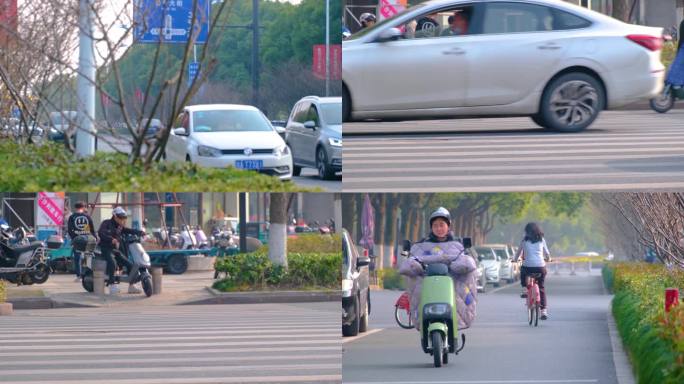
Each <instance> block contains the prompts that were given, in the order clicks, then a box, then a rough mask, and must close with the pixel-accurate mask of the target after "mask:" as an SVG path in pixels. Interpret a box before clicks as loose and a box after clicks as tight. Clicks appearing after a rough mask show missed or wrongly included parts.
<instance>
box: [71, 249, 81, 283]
mask: <svg viewBox="0 0 684 384" xmlns="http://www.w3.org/2000/svg"><path fill="white" fill-rule="evenodd" d="M71 257H72V258H73V260H74V273H75V274H76V277H81V252H76V251H74V250H73V249H72V250H71Z"/></svg>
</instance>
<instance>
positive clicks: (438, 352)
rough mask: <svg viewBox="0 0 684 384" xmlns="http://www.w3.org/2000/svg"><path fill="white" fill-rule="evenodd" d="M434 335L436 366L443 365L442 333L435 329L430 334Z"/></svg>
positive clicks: (433, 348)
mask: <svg viewBox="0 0 684 384" xmlns="http://www.w3.org/2000/svg"><path fill="white" fill-rule="evenodd" d="M430 336H431V337H432V357H433V358H434V362H435V367H436V368H439V367H441V366H442V354H443V353H444V348H443V347H442V334H441V333H439V332H437V331H435V332H432V334H431V335H430Z"/></svg>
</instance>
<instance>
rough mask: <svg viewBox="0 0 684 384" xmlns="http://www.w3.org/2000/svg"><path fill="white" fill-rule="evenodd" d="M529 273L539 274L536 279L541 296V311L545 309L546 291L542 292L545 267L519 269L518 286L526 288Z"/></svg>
mask: <svg viewBox="0 0 684 384" xmlns="http://www.w3.org/2000/svg"><path fill="white" fill-rule="evenodd" d="M531 273H541V276H540V277H539V278H538V279H537V285H538V286H539V296H541V309H545V308H546V291H545V290H544V279H545V278H546V267H522V268H520V285H522V286H523V288H527V275H529V274H531Z"/></svg>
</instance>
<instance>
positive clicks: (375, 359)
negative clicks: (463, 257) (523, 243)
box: [342, 270, 621, 384]
mask: <svg viewBox="0 0 684 384" xmlns="http://www.w3.org/2000/svg"><path fill="white" fill-rule="evenodd" d="M546 286H547V294H548V298H549V315H550V319H549V320H547V321H543V322H541V323H540V324H539V326H538V327H536V328H535V327H530V326H529V325H528V324H527V321H526V320H527V314H526V310H525V307H524V303H523V300H522V299H520V298H519V296H518V294H519V293H520V285H519V284H512V285H510V286H507V287H505V288H501V289H499V290H495V291H490V292H487V293H486V294H480V295H478V308H477V311H478V315H477V319H476V320H475V322H474V323H473V326H472V328H471V329H468V330H466V331H465V334H466V345H465V349H464V350H463V351H461V353H460V354H459V355H458V356H454V355H451V356H450V360H449V364H447V365H445V366H443V367H442V368H434V367H433V365H432V357H431V356H429V355H427V354H425V353H423V351H422V350H421V349H420V338H419V335H418V332H416V331H415V330H405V329H401V328H399V326H398V325H397V324H396V322H395V320H394V317H393V313H394V302H395V301H396V299H397V297H399V295H400V294H401V292H398V291H374V292H372V293H371V300H372V303H373V312H372V314H371V317H370V325H369V331H368V333H367V336H362V337H361V338H358V339H347V340H345V341H344V344H343V349H344V354H343V359H342V364H343V367H344V368H343V381H344V382H345V383H349V384H361V383H402V384H408V383H411V384H423V383H426V384H427V383H458V384H485V383H491V384H494V383H497V384H514V383H516V384H518V383H520V384H522V383H528V384H530V383H535V384H552V383H557V384H572V383H587V384H589V383H602V384H603V383H617V382H618V381H617V375H616V368H615V365H614V363H613V354H614V353H618V354H619V353H621V352H620V351H615V350H614V349H613V347H612V344H611V337H610V333H609V326H608V321H609V319H608V316H609V312H608V310H609V303H610V299H611V296H610V295H607V294H606V293H605V291H604V289H603V283H602V281H601V277H600V273H599V271H598V270H593V271H592V273H591V274H588V273H587V272H582V273H578V275H576V276H570V275H568V273H567V272H562V273H561V274H560V275H554V274H552V273H550V274H549V276H548V278H547V284H546ZM618 357H619V356H618Z"/></svg>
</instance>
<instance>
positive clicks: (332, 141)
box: [328, 137, 342, 147]
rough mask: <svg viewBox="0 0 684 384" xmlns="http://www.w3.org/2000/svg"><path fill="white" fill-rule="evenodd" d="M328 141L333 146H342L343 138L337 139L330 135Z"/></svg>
mask: <svg viewBox="0 0 684 384" xmlns="http://www.w3.org/2000/svg"><path fill="white" fill-rule="evenodd" d="M328 143H330V145H331V146H333V147H341V146H342V139H336V138H334V137H329V138H328Z"/></svg>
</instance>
